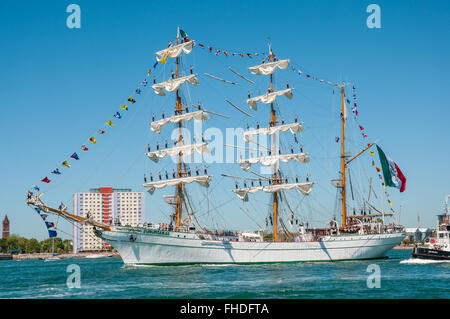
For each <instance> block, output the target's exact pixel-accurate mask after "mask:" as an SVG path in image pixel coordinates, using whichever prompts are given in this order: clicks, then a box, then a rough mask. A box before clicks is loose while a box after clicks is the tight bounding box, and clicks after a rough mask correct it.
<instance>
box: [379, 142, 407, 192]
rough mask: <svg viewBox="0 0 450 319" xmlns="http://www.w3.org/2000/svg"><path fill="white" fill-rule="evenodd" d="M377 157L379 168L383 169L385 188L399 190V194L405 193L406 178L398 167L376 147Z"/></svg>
mask: <svg viewBox="0 0 450 319" xmlns="http://www.w3.org/2000/svg"><path fill="white" fill-rule="evenodd" d="M377 150H378V155H379V156H380V163H381V168H382V169H383V177H384V182H385V183H386V186H390V187H395V188H398V189H400V193H401V192H404V191H405V187H406V177H405V175H403V173H402V171H401V170H400V168H399V167H398V165H397V164H396V163H395V162H394V161H393V160H392V159H391V158H389V157H387V156H386V155H385V154H384V152H383V151H382V150H381V148H380V147H379V146H378V145H377Z"/></svg>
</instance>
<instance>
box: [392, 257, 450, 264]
mask: <svg viewBox="0 0 450 319" xmlns="http://www.w3.org/2000/svg"><path fill="white" fill-rule="evenodd" d="M449 262H450V260H432V259H419V258H410V259H406V260H402V261H400V263H401V264H412V265H427V264H439V263H449Z"/></svg>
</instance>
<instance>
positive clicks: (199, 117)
mask: <svg viewBox="0 0 450 319" xmlns="http://www.w3.org/2000/svg"><path fill="white" fill-rule="evenodd" d="M210 117H211V116H210V115H209V114H208V113H206V112H205V111H203V110H199V111H196V112H192V113H184V114H181V115H174V116H171V117H168V118H165V119H161V120H158V121H154V122H151V123H150V126H151V130H152V131H153V132H156V133H158V134H159V133H161V129H162V127H163V126H165V125H167V123H169V122H171V123H179V122H180V121H191V120H196V121H204V120H207V119H209V118H210Z"/></svg>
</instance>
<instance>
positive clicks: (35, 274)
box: [0, 250, 450, 299]
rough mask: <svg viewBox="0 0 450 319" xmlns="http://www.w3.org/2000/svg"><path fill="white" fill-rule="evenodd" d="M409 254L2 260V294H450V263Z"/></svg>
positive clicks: (366, 296) (360, 296)
mask: <svg viewBox="0 0 450 319" xmlns="http://www.w3.org/2000/svg"><path fill="white" fill-rule="evenodd" d="M410 254H411V251H410V250H392V251H390V252H389V253H388V256H389V258H388V259H378V260H366V261H344V262H315V263H314V262H304V263H286V264H257V265H188V266H125V265H124V264H123V262H122V260H121V259H120V258H117V257H109V258H108V257H105V258H98V259H85V258H70V259H63V260H54V261H44V260H23V261H16V260H9V261H8V260H7V261H0V298H86V299H96V298H101V299H104V298H188V299H190V298H243V299H247V298H249V299H250V298H251V299H254V298H289V299H302V298H320V299H324V298H331V299H334V298H358V299H372V298H394V299H395V298H450V263H449V262H435V261H417V260H412V259H411V257H410ZM71 265H72V266H71ZM73 265H76V266H75V267H74V266H73ZM374 265H375V266H374ZM73 269H79V274H77V276H78V279H79V288H70V284H69V285H68V278H69V276H71V275H72V276H73V274H74V272H73ZM373 269H378V270H379V272H378V273H375V272H374V271H373ZM374 276H378V278H375V279H374ZM376 280H378V285H374V284H373V283H374V282H377V281H376ZM69 281H70V280H69Z"/></svg>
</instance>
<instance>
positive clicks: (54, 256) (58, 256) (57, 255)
mask: <svg viewBox="0 0 450 319" xmlns="http://www.w3.org/2000/svg"><path fill="white" fill-rule="evenodd" d="M61 259H64V257H62V256H60V254H53V255H52V256H51V257H47V258H44V261H54V260H61Z"/></svg>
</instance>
